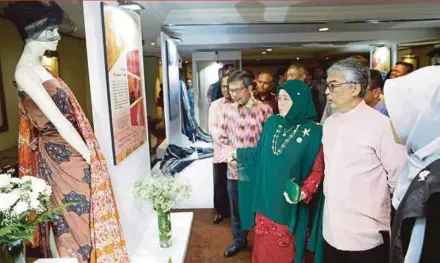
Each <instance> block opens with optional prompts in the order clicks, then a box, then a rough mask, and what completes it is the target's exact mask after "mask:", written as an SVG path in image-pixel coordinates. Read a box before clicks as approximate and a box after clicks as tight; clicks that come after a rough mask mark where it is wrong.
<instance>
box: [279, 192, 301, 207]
mask: <svg viewBox="0 0 440 263" xmlns="http://www.w3.org/2000/svg"><path fill="white" fill-rule="evenodd" d="M283 195H284V199H286V202H287V203H289V204H292V205H294V204H296V203H295V202H293V201H292V200H290V198H289V195H288V194H287V193H286V192H284V193H283ZM306 198H307V195H306V193H304V192H303V191H301V195H300V196H299V200H298V203H299V202H301V201H302V200H304V199H306Z"/></svg>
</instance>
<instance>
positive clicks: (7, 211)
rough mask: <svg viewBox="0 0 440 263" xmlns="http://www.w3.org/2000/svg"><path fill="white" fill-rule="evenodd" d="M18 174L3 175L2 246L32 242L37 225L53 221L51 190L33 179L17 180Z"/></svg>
mask: <svg viewBox="0 0 440 263" xmlns="http://www.w3.org/2000/svg"><path fill="white" fill-rule="evenodd" d="M14 172H15V170H13V169H12V170H8V171H7V172H6V173H3V174H0V245H1V244H11V243H13V242H15V241H18V240H29V241H32V232H33V231H34V230H36V228H37V224H38V223H43V222H49V221H51V220H52V215H53V213H54V212H57V211H59V210H60V209H61V208H59V209H52V208H51V205H50V196H51V195H52V188H51V187H50V186H49V185H48V184H46V182H45V181H44V180H42V179H39V178H36V177H34V176H23V177H21V178H14V177H12V176H11V174H13V173H14Z"/></svg>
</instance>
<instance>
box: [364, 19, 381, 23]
mask: <svg viewBox="0 0 440 263" xmlns="http://www.w3.org/2000/svg"><path fill="white" fill-rule="evenodd" d="M367 22H368V23H370V24H379V23H380V21H379V20H376V19H373V20H368V21H367Z"/></svg>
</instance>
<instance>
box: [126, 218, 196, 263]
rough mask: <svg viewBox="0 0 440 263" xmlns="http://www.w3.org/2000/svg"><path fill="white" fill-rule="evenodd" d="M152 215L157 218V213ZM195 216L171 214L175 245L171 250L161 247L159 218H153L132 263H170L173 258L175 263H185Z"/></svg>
mask: <svg viewBox="0 0 440 263" xmlns="http://www.w3.org/2000/svg"><path fill="white" fill-rule="evenodd" d="M152 215H153V216H155V217H157V216H156V213H155V212H154V213H152ZM193 216H194V215H193V213H192V212H177V213H171V228H172V233H173V237H172V242H173V244H172V246H171V247H169V248H161V247H160V246H159V234H158V232H159V230H158V226H157V218H152V220H150V224H149V225H148V228H147V230H146V232H145V236H144V238H143V240H142V242H141V244H140V245H139V247H138V249H137V251H136V254H135V255H134V256H133V257H132V259H131V262H132V263H168V260H169V259H170V258H171V261H172V262H173V263H183V262H184V261H185V256H186V250H187V247H188V243H189V238H190V235H191V228H192V222H193Z"/></svg>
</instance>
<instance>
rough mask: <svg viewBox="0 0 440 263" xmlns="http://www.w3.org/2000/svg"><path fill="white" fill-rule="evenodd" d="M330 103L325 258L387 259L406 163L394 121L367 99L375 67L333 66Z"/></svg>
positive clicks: (344, 262) (380, 262) (377, 262)
mask: <svg viewBox="0 0 440 263" xmlns="http://www.w3.org/2000/svg"><path fill="white" fill-rule="evenodd" d="M327 75H328V77H327V90H326V94H327V96H328V99H329V102H330V106H331V107H332V108H334V109H335V110H336V111H335V113H334V114H332V115H331V116H330V117H329V118H328V119H327V121H326V122H325V123H324V128H323V134H324V135H323V139H322V143H323V148H324V162H325V182H324V195H325V204H324V217H323V237H324V262H338V263H349V262H356V263H364V262H365V263H372V262H374V263H385V262H388V256H389V231H390V218H391V198H390V196H391V195H390V193H392V191H393V190H394V187H395V182H396V179H397V178H396V177H397V176H398V175H400V173H401V172H402V171H403V169H404V168H405V166H406V158H405V152H404V150H403V148H402V147H400V146H399V145H398V144H397V143H395V142H394V139H393V133H392V130H391V126H390V121H389V119H388V118H387V117H385V116H384V115H383V114H381V113H379V112H378V111H377V110H374V109H373V108H371V107H369V106H368V105H366V103H365V102H364V100H363V97H364V96H365V93H366V89H367V87H368V84H369V80H370V69H369V68H368V66H367V65H365V64H364V63H361V62H359V61H358V60H356V59H354V58H348V59H344V60H341V61H338V62H336V63H335V64H333V65H332V66H331V67H330V68H329V69H328V71H327Z"/></svg>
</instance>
